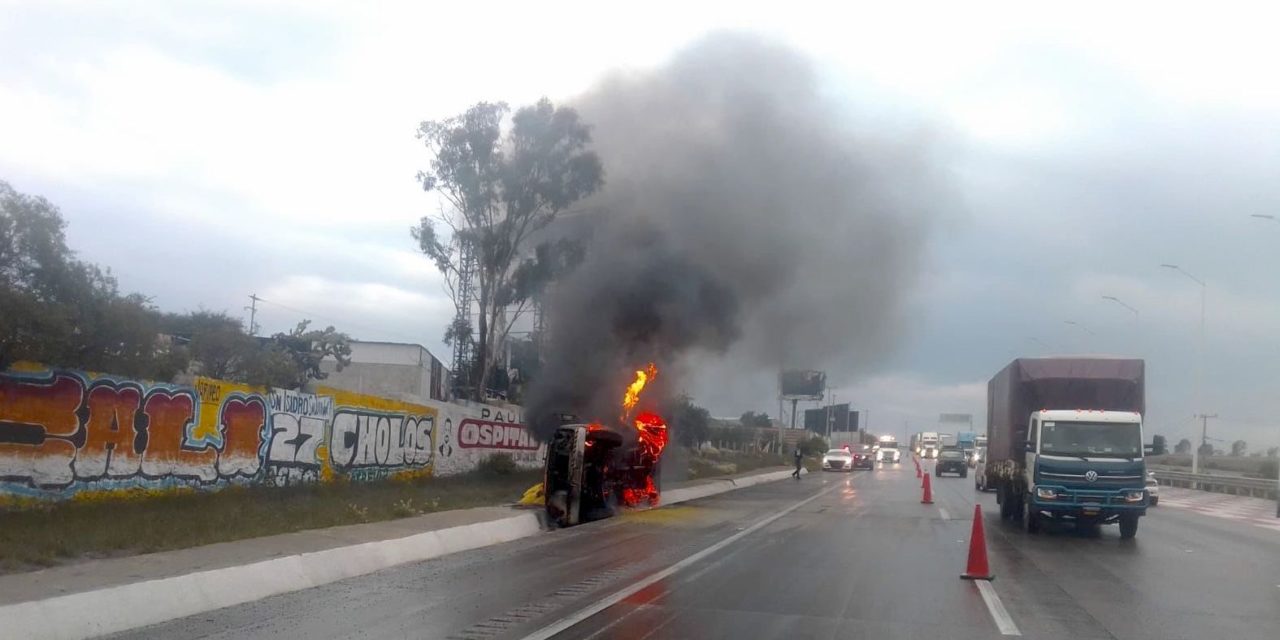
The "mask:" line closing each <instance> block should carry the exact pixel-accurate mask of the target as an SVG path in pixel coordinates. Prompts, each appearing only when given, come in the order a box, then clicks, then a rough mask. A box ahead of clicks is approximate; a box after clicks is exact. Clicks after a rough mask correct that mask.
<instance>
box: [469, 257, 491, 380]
mask: <svg viewBox="0 0 1280 640" xmlns="http://www.w3.org/2000/svg"><path fill="white" fill-rule="evenodd" d="M492 304H493V303H492V301H490V300H489V285H488V284H486V283H483V282H482V283H481V284H480V341H479V342H478V343H477V344H476V354H475V358H474V360H473V361H472V364H471V366H472V367H478V368H479V371H476V372H475V375H473V376H472V377H471V379H472V380H475V384H476V386H475V391H474V392H473V396H474V399H475V400H476V401H477V402H483V401H484V391H485V388H486V387H487V386H488V384H489V349H490V344H489V307H490V306H491V305H492Z"/></svg>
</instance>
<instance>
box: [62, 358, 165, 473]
mask: <svg viewBox="0 0 1280 640" xmlns="http://www.w3.org/2000/svg"><path fill="white" fill-rule="evenodd" d="M142 393H143V392H142V387H141V386H139V385H137V384H132V383H127V382H126V383H120V384H116V383H113V382H109V381H103V382H94V383H93V384H91V385H90V386H89V392H88V393H87V394H86V400H85V408H86V409H87V413H88V415H87V417H86V419H85V421H84V423H85V425H84V426H85V440H84V444H83V445H81V447H80V451H79V453H78V454H77V455H76V460H75V462H74V463H73V464H72V469H73V470H74V471H75V475H76V477H78V478H97V477H101V476H108V475H109V476H116V477H124V476H130V475H133V474H135V473H137V472H138V469H139V467H140V466H141V464H142V455H141V454H142V452H143V451H144V450H146V448H147V426H146V425H147V423H146V421H145V420H142V412H141V411H140V409H141V408H142Z"/></svg>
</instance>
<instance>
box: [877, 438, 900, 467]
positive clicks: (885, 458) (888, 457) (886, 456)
mask: <svg viewBox="0 0 1280 640" xmlns="http://www.w3.org/2000/svg"><path fill="white" fill-rule="evenodd" d="M879 458H880V462H887V463H890V464H898V463H899V462H902V451H900V450H899V449H898V447H897V445H894V444H886V443H883V442H882V443H880V453H879Z"/></svg>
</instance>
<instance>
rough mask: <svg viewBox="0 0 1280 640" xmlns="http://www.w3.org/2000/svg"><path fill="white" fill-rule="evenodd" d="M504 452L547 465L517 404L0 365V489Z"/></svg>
mask: <svg viewBox="0 0 1280 640" xmlns="http://www.w3.org/2000/svg"><path fill="white" fill-rule="evenodd" d="M497 452H501V453H508V454H511V455H512V456H513V457H514V458H516V460H517V462H518V463H519V464H521V466H525V467H536V466H538V465H540V464H541V455H540V449H539V446H538V444H537V443H536V442H534V441H533V440H532V439H531V438H530V437H529V435H528V432H527V430H526V429H525V428H524V426H523V425H521V424H519V416H518V415H517V414H516V413H513V412H508V411H496V410H491V409H488V408H466V407H461V406H456V405H450V404H447V403H431V405H419V404H412V403H407V402H401V401H397V400H389V399H386V398H379V397H375V396H369V395H362V394H356V393H351V392H348V391H343V390H340V389H333V388H326V387H320V388H318V389H317V390H316V393H306V392H300V391H287V390H266V389H262V388H255V387H249V386H245V385H240V384H236V383H231V382H226V381H221V380H213V379H208V378H197V379H196V380H195V383H194V385H192V386H183V385H173V384H167V383H153V382H142V381H134V380H126V379H121V378H116V377H112V376H106V375H98V374H91V373H85V372H80V371H63V370H55V371H33V372H7V373H0V496H10V497H14V496H16V497H32V498H67V497H71V496H74V495H76V494H78V493H82V492H86V491H114V490H123V489H131V488H155V489H165V488H176V487H192V488H199V489H217V488H220V487H225V486H230V485H247V484H271V485H289V484H297V483H304V482H317V481H333V480H341V479H346V480H355V481H365V480H376V479H382V478H389V477H412V476H421V475H431V474H433V473H441V474H453V473H462V472H465V471H468V470H471V469H473V468H475V465H476V464H478V463H479V461H480V460H482V459H483V458H484V457H485V456H487V455H490V454H492V453H497Z"/></svg>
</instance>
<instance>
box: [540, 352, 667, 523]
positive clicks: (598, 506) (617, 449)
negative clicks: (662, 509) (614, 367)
mask: <svg viewBox="0 0 1280 640" xmlns="http://www.w3.org/2000/svg"><path fill="white" fill-rule="evenodd" d="M657 376H658V368H657V366H656V365H654V364H653V363H649V365H648V366H647V367H645V368H643V369H640V370H637V371H636V372H635V380H634V381H633V382H632V383H631V384H629V385H628V386H627V388H626V391H625V392H624V394H623V397H622V413H621V415H620V416H619V420H618V427H617V428H615V427H611V426H606V425H604V424H602V423H600V422H592V423H589V424H569V425H564V426H562V427H560V428H559V429H557V430H556V432H555V434H554V436H553V437H552V440H551V445H550V447H549V449H548V452H547V466H546V477H545V479H544V487H545V488H546V509H547V513H548V514H549V515H550V516H551V519H552V520H553V521H555V522H556V523H557V524H559V525H560V526H571V525H575V524H578V523H580V522H586V521H589V520H597V519H600V518H605V517H608V516H610V515H613V514H614V513H615V512H616V511H617V510H618V508H620V507H638V506H644V505H648V506H651V507H653V506H657V504H658V499H659V496H660V492H659V489H658V484H657V482H655V476H656V474H657V471H658V463H659V462H660V461H661V459H662V451H663V450H664V449H665V448H666V446H667V424H666V421H665V420H663V419H662V416H660V415H658V414H657V413H654V412H652V411H640V412H638V413H635V416H634V418H633V417H632V413H633V412H634V411H635V409H636V408H637V407H638V406H639V403H640V397H641V393H642V392H643V391H644V389H645V387H646V386H647V385H648V384H649V383H650V382H652V381H653V380H654V379H655V378H656V377H657ZM629 427H630V428H629Z"/></svg>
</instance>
